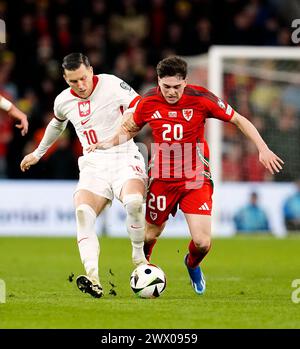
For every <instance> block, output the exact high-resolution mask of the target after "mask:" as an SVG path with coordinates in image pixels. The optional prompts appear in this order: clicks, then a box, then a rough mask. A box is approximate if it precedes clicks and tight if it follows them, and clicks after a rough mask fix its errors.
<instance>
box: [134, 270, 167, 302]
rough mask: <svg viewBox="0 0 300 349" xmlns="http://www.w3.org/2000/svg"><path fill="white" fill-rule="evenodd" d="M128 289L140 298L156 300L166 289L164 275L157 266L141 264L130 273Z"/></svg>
mask: <svg viewBox="0 0 300 349" xmlns="http://www.w3.org/2000/svg"><path fill="white" fill-rule="evenodd" d="M130 287H131V288H132V290H133V292H134V293H135V294H136V295H137V296H138V297H140V298H157V297H159V296H160V295H161V294H162V292H163V291H164V290H165V288H166V275H165V273H164V272H163V271H162V269H160V268H159V267H158V266H157V265H154V264H143V265H140V266H138V267H137V268H135V269H134V271H133V272H132V273H131V276H130Z"/></svg>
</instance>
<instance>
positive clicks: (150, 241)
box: [144, 221, 167, 262]
mask: <svg viewBox="0 0 300 349" xmlns="http://www.w3.org/2000/svg"><path fill="white" fill-rule="evenodd" d="M166 223H167V222H164V223H163V224H161V225H156V224H151V223H148V222H147V221H146V226H145V243H144V253H145V257H146V259H147V261H148V262H150V258H151V254H152V250H153V247H154V245H155V244H156V242H157V239H158V237H159V236H160V234H161V233H162V232H163V230H164V228H165V226H166Z"/></svg>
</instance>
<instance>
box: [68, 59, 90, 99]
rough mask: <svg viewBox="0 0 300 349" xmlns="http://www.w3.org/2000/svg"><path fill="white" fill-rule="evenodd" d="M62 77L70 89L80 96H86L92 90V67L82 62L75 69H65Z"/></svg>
mask: <svg viewBox="0 0 300 349" xmlns="http://www.w3.org/2000/svg"><path fill="white" fill-rule="evenodd" d="M64 78H65V80H66V82H67V84H68V85H69V86H70V87H71V88H72V90H73V91H74V92H75V93H76V94H78V96H80V97H81V98H87V97H88V96H89V95H90V94H91V93H92V91H93V68H92V67H86V66H85V65H84V64H81V66H80V67H79V68H78V69H76V70H67V69H65V73H64Z"/></svg>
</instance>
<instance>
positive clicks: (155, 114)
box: [151, 110, 162, 119]
mask: <svg viewBox="0 0 300 349" xmlns="http://www.w3.org/2000/svg"><path fill="white" fill-rule="evenodd" d="M161 118H162V116H161V114H160V112H159V111H158V110H156V112H154V113H153V114H152V116H151V119H161Z"/></svg>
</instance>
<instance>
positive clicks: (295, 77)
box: [186, 46, 300, 235]
mask: <svg viewBox="0 0 300 349" xmlns="http://www.w3.org/2000/svg"><path fill="white" fill-rule="evenodd" d="M186 58H187V62H188V65H190V64H191V65H192V70H190V71H189V76H191V75H192V78H193V82H192V83H199V84H200V85H203V86H204V87H207V88H208V89H209V90H210V91H212V92H213V93H214V94H215V95H217V96H218V97H220V98H223V99H225V100H226V101H227V102H228V103H229V104H230V105H231V106H232V107H233V108H234V109H235V110H236V111H237V112H239V113H240V114H242V115H244V113H243V110H240V108H239V104H240V103H239V98H240V96H241V93H240V91H239V88H240V87H239V86H238V84H237V86H236V87H235V88H236V89H235V90H233V91H231V94H229V93H228V91H227V88H228V85H230V83H228V79H229V80H230V79H236V80H243V79H248V81H250V83H249V85H250V84H252V85H251V88H252V89H253V90H255V91H254V92H253V90H251V88H249V90H251V91H250V92H249V91H247V92H249V93H252V95H251V98H254V97H255V98H256V100H259V98H260V95H259V93H261V92H262V98H261V99H262V100H263V101H264V102H266V103H267V102H268V101H269V102H270V101H271V99H270V98H271V97H270V98H269V99H268V98H267V97H268V96H264V90H263V88H261V89H259V88H256V86H259V85H263V84H264V83H266V84H268V85H269V86H271V87H270V89H271V88H277V91H278V90H279V91H280V90H281V89H283V90H286V89H287V87H288V86H289V85H293V87H295V86H297V87H298V86H299V92H300V50H299V47H264V46H211V47H210V49H209V51H208V54H207V55H201V56H198V57H186ZM197 59H198V69H199V67H201V68H202V69H203V66H204V62H205V61H206V67H207V77H206V81H205V79H204V80H203V79H202V81H200V79H198V81H195V76H196V77H197ZM232 77H233V78H232ZM253 85H254V88H253ZM242 88H244V87H242ZM247 88H248V87H247ZM270 94H271V93H270ZM242 96H243V95H242ZM232 97H233V98H232ZM299 106H300V94H299ZM268 108H269V109H271V108H273V107H272V106H271V105H270V104H269V105H268ZM260 112H262V114H264V113H266V110H260V106H256V105H255V108H254V110H252V113H250V114H248V115H244V116H245V117H249V119H250V120H251V121H252V122H253V123H254V124H255V122H254V119H253V118H254V117H256V116H257V115H258V116H259V117H260ZM298 116H300V109H299V113H298ZM255 126H256V124H255ZM226 127H230V126H227V125H225V124H224V123H223V122H220V121H219V120H215V119H209V120H208V122H207V130H206V138H207V141H208V144H209V147H210V167H211V171H212V177H213V180H214V183H215V189H214V208H213V216H212V217H213V222H212V223H213V224H212V230H213V234H215V235H218V234H219V232H220V231H221V230H222V226H221V219H220V210H219V206H220V205H219V204H220V200H222V198H221V197H219V189H220V184H222V183H223V182H226V181H230V179H228V178H227V179H226V178H225V179H224V177H226V176H224V173H223V167H224V166H223V165H224V164H223V158H222V156H223V153H224V148H226V144H225V143H224V130H225V131H226ZM268 127H269V125H268ZM270 127H272V126H270ZM259 131H260V130H259ZM271 132H272V130H271ZM239 137H241V136H239ZM243 137H244V136H243ZM242 142H248V141H244V140H243V141H242ZM243 146H244V147H245V148H247V146H248V144H246V143H245V144H243ZM291 153H293V150H292V149H291ZM294 153H295V150H294ZM241 158H242V159H243V157H241ZM290 162H298V163H299V165H300V159H297V160H296V161H290ZM240 165H241V166H242V163H240ZM296 172H297V171H296V170H294V174H295V176H296ZM298 176H299V172H298ZM250 177H251V176H250ZM291 177H293V176H291ZM233 180H234V181H237V182H238V181H243V180H245V181H251V178H246V179H241V180H238V179H233ZM264 180H266V181H272V180H273V179H272V178H267V179H263V180H262V181H264ZM283 180H284V179H283ZM286 180H288V179H286Z"/></svg>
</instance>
